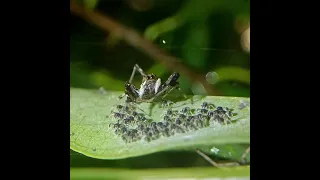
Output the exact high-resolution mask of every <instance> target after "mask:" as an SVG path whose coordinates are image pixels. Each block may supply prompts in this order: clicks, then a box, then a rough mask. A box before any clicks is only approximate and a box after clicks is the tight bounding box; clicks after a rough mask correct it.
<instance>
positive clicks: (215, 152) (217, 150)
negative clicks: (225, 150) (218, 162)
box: [210, 147, 220, 154]
mask: <svg viewBox="0 0 320 180" xmlns="http://www.w3.org/2000/svg"><path fill="white" fill-rule="evenodd" d="M210 151H211V152H212V153H214V154H218V152H219V151H220V149H218V148H216V147H213V148H211V149H210Z"/></svg>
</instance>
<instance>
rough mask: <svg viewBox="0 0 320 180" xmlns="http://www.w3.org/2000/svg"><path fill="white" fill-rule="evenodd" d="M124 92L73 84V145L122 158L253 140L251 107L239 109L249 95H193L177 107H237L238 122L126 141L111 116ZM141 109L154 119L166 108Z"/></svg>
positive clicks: (94, 154) (147, 105) (100, 155)
mask: <svg viewBox="0 0 320 180" xmlns="http://www.w3.org/2000/svg"><path fill="white" fill-rule="evenodd" d="M121 94H122V92H112V91H109V92H107V93H106V94H100V93H98V92H97V91H91V90H83V89H75V88H70V148H71V149H72V150H74V151H77V152H80V153H82V154H84V155H86V156H89V157H93V158H98V159H121V158H127V157H134V156H140V155H144V154H151V153H154V152H158V151H166V150H178V149H184V148H190V149H192V150H193V149H194V148H196V147H198V146H201V145H212V146H213V145H223V144H233V143H250V108H248V107H247V108H244V109H242V110H239V109H238V105H239V104H240V103H241V102H242V101H243V100H246V101H250V99H249V98H237V97H213V96H193V97H189V99H187V100H182V101H178V102H176V103H175V104H174V106H173V109H181V108H183V107H186V106H188V107H191V108H192V107H197V108H198V107H200V105H201V104H202V103H203V102H204V101H207V102H212V103H214V104H215V105H216V106H224V107H229V108H234V109H235V111H234V112H235V113H237V116H235V117H234V118H235V119H236V120H237V122H235V123H234V124H229V125H220V124H214V126H211V125H210V126H209V127H207V128H203V129H200V130H197V131H193V132H186V133H183V134H176V135H174V136H171V137H160V138H159V139H157V140H153V141H151V142H146V141H144V140H140V141H137V142H133V143H128V144H126V143H125V142H124V141H123V140H122V139H121V138H120V137H119V136H117V135H115V134H114V133H113V129H112V128H109V123H115V120H112V119H111V118H108V117H109V116H110V110H111V109H112V108H113V107H114V105H115V104H119V103H120V102H119V100H118V97H119V95H121ZM139 108H140V109H143V110H144V111H145V112H148V111H149V112H148V114H149V115H150V117H151V118H152V119H153V120H154V121H159V120H160V119H161V116H162V115H163V114H164V112H165V111H166V108H161V107H159V105H155V104H151V103H142V104H140V105H139Z"/></svg>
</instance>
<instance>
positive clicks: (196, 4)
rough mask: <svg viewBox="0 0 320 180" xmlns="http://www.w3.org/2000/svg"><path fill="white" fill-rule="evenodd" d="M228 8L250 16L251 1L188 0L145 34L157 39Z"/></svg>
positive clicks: (238, 13)
mask: <svg viewBox="0 0 320 180" xmlns="http://www.w3.org/2000/svg"><path fill="white" fill-rule="evenodd" d="M222 9H225V10H228V11H230V12H231V13H233V14H236V15H241V16H245V17H249V14H250V1H238V0H213V1H208V0H188V1H186V2H185V4H183V5H182V7H181V8H180V10H179V11H178V12H177V13H176V14H175V15H173V16H171V17H168V18H166V19H164V20H161V21H159V22H156V23H154V24H152V25H150V26H149V27H148V28H147V29H146V30H145V32H144V36H145V37H146V38H148V39H150V40H152V41H153V40H155V39H157V38H158V37H159V36H160V35H161V34H164V33H167V32H169V31H172V30H174V29H176V28H178V27H181V26H183V25H185V24H186V23H187V22H190V21H195V22H196V21H198V20H200V21H206V19H207V18H208V17H209V16H210V15H211V14H212V13H214V12H215V11H216V10H222Z"/></svg>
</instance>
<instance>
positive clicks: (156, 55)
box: [70, 0, 219, 95]
mask: <svg viewBox="0 0 320 180" xmlns="http://www.w3.org/2000/svg"><path fill="white" fill-rule="evenodd" d="M70 11H71V12H72V13H73V14H74V15H77V16H80V17H82V18H83V19H86V20H87V21H88V22H91V23H93V24H95V25H96V26H98V27H100V28H101V29H103V30H105V31H108V32H111V33H112V34H115V35H116V36H118V37H119V38H121V39H124V40H125V41H126V42H127V43H128V44H130V45H131V46H133V47H136V48H138V49H140V50H142V51H144V53H146V54H148V55H149V56H151V57H152V58H153V59H155V60H157V61H159V62H160V63H161V64H162V65H164V66H165V67H167V68H168V69H170V70H172V71H178V72H179V73H181V74H184V75H186V76H187V77H189V78H190V80H191V81H192V82H200V83H201V84H202V85H203V87H204V88H205V90H206V91H207V93H208V95H219V93H218V91H217V90H216V89H215V88H213V86H211V85H210V84H209V83H208V82H207V81H206V79H205V76H204V75H202V74H198V73H196V72H193V71H191V70H189V68H187V67H186V66H185V65H183V64H182V63H181V62H182V61H181V60H180V59H178V58H176V57H173V56H170V55H169V54H167V53H166V52H164V51H163V50H162V49H160V48H159V47H157V46H156V45H154V44H153V43H152V42H151V41H150V40H147V39H145V38H143V36H141V35H140V34H138V33H137V32H135V31H134V30H132V29H130V28H127V27H124V26H123V25H121V24H119V23H117V22H116V21H114V20H112V19H111V18H109V17H107V16H105V15H103V14H102V13H100V12H97V11H93V10H89V9H86V8H83V7H82V6H80V5H78V4H77V3H76V2H75V1H74V0H70Z"/></svg>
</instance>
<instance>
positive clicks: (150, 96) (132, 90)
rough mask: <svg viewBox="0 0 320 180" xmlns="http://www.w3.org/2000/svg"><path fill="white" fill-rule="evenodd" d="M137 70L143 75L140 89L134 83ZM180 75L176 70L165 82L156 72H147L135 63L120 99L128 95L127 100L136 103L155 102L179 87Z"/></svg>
mask: <svg viewBox="0 0 320 180" xmlns="http://www.w3.org/2000/svg"><path fill="white" fill-rule="evenodd" d="M136 71H138V72H139V73H140V74H141V75H142V83H141V85H140V89H138V88H136V87H135V86H134V85H133V84H132V80H133V77H134V75H135V73H136ZM179 76H180V74H179V73H177V72H174V73H173V74H172V75H171V76H170V77H169V78H168V80H167V81H166V82H165V83H161V79H160V78H158V77H157V76H156V75H155V74H146V73H145V72H144V71H143V70H142V69H141V68H140V67H139V65H138V64H135V65H134V67H133V71H132V74H131V77H130V79H129V81H127V82H126V83H125V94H124V95H122V96H120V97H119V99H121V98H123V97H124V96H126V97H127V99H126V102H135V103H140V102H153V101H155V100H156V99H158V98H162V99H163V98H164V97H165V96H166V95H168V94H169V93H170V92H171V91H172V90H173V89H175V88H179V83H178V82H177V80H178V78H179Z"/></svg>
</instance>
